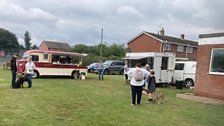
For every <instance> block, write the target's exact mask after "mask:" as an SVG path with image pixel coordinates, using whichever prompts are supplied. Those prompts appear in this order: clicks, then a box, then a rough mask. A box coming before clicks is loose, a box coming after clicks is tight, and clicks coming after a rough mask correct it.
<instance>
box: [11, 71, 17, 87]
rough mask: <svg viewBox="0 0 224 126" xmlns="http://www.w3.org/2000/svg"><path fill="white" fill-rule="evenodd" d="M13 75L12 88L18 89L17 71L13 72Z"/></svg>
mask: <svg viewBox="0 0 224 126" xmlns="http://www.w3.org/2000/svg"><path fill="white" fill-rule="evenodd" d="M11 73H12V88H16V71H15V70H11Z"/></svg>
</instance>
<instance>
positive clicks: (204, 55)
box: [195, 44, 224, 100]
mask: <svg viewBox="0 0 224 126" xmlns="http://www.w3.org/2000/svg"><path fill="white" fill-rule="evenodd" d="M212 48H224V44H216V45H214V44H213V45H212V44H210V45H199V47H198V54H197V56H198V57H197V69H196V78H195V80H196V81H195V95H199V96H205V97H210V98H216V99H221V100H224V75H214V74H213V75H212V74H209V67H210V59H211V52H212Z"/></svg>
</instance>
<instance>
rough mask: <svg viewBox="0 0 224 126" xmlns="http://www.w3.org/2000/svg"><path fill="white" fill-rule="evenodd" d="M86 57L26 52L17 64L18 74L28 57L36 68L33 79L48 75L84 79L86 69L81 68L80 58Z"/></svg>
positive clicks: (38, 51) (77, 54)
mask: <svg viewBox="0 0 224 126" xmlns="http://www.w3.org/2000/svg"><path fill="white" fill-rule="evenodd" d="M86 55H87V54H80V53H74V52H62V51H44V50H28V51H26V52H25V53H24V58H23V59H21V60H19V61H18V62H17V63H18V65H17V67H18V74H23V72H24V70H25V64H26V62H27V61H26V57H28V56H30V57H31V58H32V61H33V62H34V64H35V66H36V68H35V70H34V73H33V78H37V77H39V76H44V75H48V76H49V75H50V76H71V77H73V78H74V79H78V78H82V79H85V76H86V75H87V67H86V66H82V58H83V57H84V56H86Z"/></svg>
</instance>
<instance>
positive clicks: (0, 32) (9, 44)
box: [0, 28, 19, 55]
mask: <svg viewBox="0 0 224 126" xmlns="http://www.w3.org/2000/svg"><path fill="white" fill-rule="evenodd" d="M0 50H3V51H4V52H5V53H6V55H8V54H13V53H14V52H18V51H19V43H18V40H17V37H16V35H15V34H13V33H11V32H9V31H8V30H5V29H3V28H0Z"/></svg>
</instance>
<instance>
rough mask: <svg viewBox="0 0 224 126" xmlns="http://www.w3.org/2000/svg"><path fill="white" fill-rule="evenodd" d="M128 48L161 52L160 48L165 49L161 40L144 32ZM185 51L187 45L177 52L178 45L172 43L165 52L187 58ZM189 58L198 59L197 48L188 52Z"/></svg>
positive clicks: (135, 50) (138, 50)
mask: <svg viewBox="0 0 224 126" xmlns="http://www.w3.org/2000/svg"><path fill="white" fill-rule="evenodd" d="M128 48H129V51H130V52H160V50H161V51H163V49H161V42H160V41H158V40H156V39H154V38H152V37H150V36H148V35H145V34H142V35H140V36H139V37H137V38H136V39H134V40H132V41H131V42H129V43H128ZM185 51H186V47H185V49H184V52H177V45H175V44H172V45H171V50H170V51H165V52H172V53H176V57H182V58H185V54H186V53H185ZM187 58H189V59H190V60H194V61H195V60H196V59H197V48H195V47H194V48H193V53H188V54H187Z"/></svg>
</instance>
